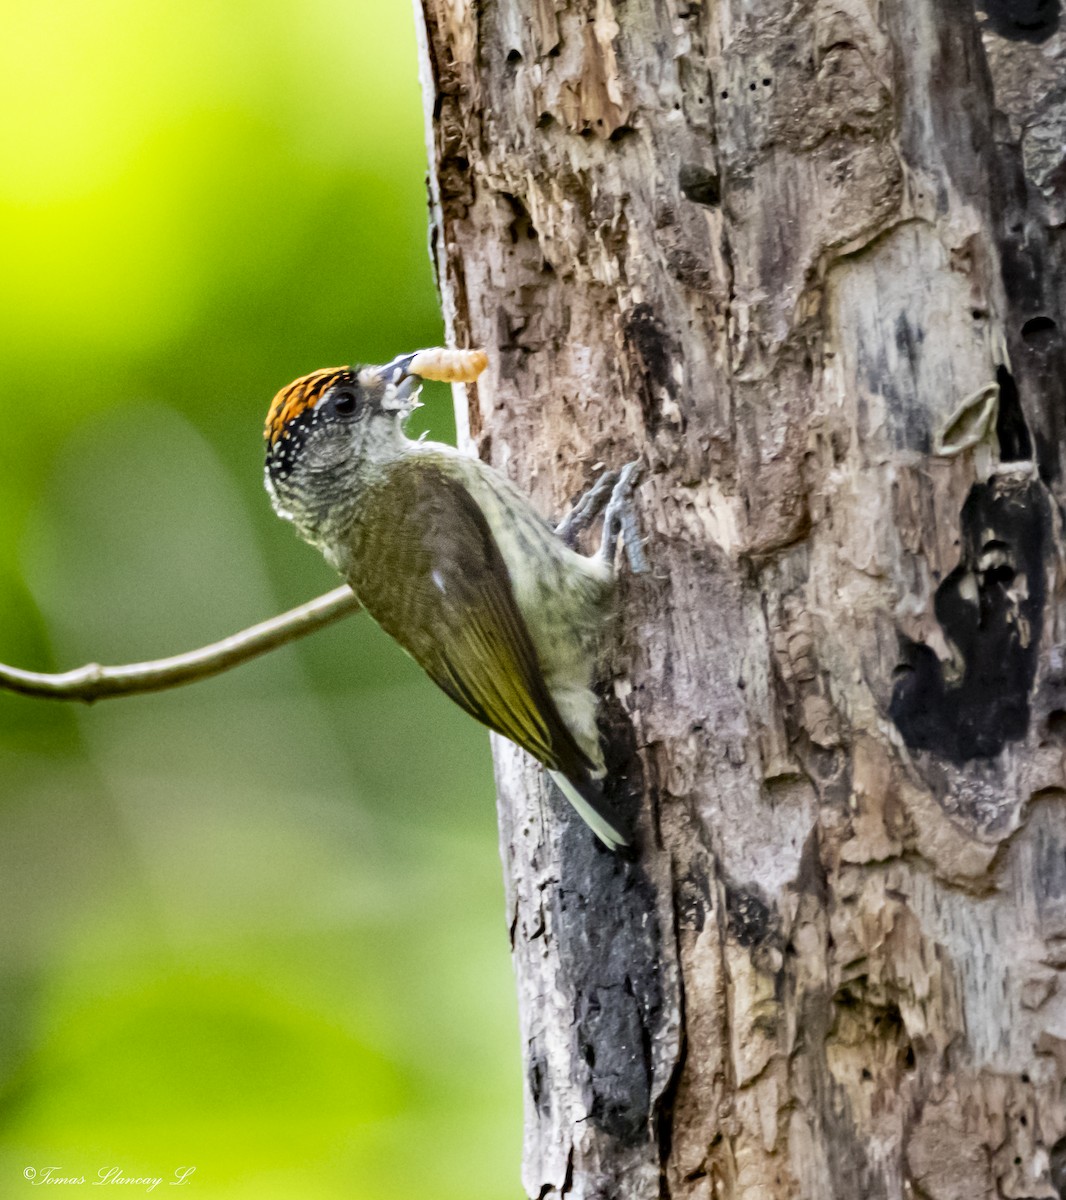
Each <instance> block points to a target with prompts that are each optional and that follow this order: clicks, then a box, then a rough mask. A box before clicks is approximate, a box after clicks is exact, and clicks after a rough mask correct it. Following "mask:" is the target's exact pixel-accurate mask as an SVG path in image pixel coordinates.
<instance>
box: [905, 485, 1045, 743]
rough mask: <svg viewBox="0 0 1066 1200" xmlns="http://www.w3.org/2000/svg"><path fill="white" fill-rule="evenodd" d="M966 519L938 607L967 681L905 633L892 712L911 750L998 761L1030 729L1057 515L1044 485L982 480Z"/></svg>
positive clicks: (968, 505)
mask: <svg viewBox="0 0 1066 1200" xmlns="http://www.w3.org/2000/svg"><path fill="white" fill-rule="evenodd" d="M960 524H961V536H962V553H961V559H960V562H959V565H958V566H957V567H956V568H955V570H954V571H952V572H951V574H950V575H949V576H948V577H947V579H945V580H944V582H943V583H942V584H941V585H940V587H939V588H938V589H937V593H936V599H935V603H934V611H935V612H936V618H937V620H938V621H939V622H940V626H941V628H942V629H943V630H944V633H945V635H946V636H947V638H948V640H949V642H950V643H951V645H952V646H953V647H954V650H955V652H956V655H957V658H958V660H959V662H960V663H961V677H960V678H959V679H958V680H956V681H949V680H948V679H947V678H945V674H944V668H943V664H942V663H941V662H940V660H939V659H938V658H937V656H936V654H935V653H934V652H933V651H932V650H931V649H930V648H929V647H928V646H924V645H920V644H918V643H916V642H913V641H911V640H910V639H908V638H901V659H902V661H901V663H900V666H899V667H898V668H897V671H898V677H897V679H896V683H895V686H894V688H893V692H892V700H891V704H890V708H889V711H890V713H891V716H892V719H893V721H895V723H896V726H897V728H898V729H899V731H900V733H901V734H902V735H903V740H904V741H905V742H906V744H907V745H908V746H909V747H910V748H911V749H912V750H928V751H930V752H931V753H933V754H935V755H937V756H938V757H940V758H944V759H947V760H949V761H951V762H954V763H963V762H967V761H969V760H970V759H974V758H994V757H995V756H996V755H997V754H999V753H1000V752H1001V751H1002V749H1003V747H1004V746H1005V745H1006V744H1007V742H1011V741H1017V740H1018V739H1019V738H1022V737H1024V736H1025V733H1026V731H1027V730H1028V728H1029V715H1030V710H1029V696H1030V692H1031V690H1032V686H1033V680H1034V678H1035V676H1036V668H1037V655H1038V652H1039V646H1040V637H1041V633H1042V631H1043V624H1044V603H1045V598H1046V597H1045V593H1046V590H1047V589H1046V581H1045V572H1046V566H1045V559H1046V555H1047V554H1048V553H1049V549H1050V546H1051V512H1050V507H1049V505H1048V501H1047V496H1046V492H1045V491H1044V488H1043V486H1042V485H1041V484H1040V483H1038V482H1036V481H1034V480H1025V481H1023V482H1017V481H1013V480H1007V479H1004V478H1001V477H1000V478H993V479H992V480H991V481H989V482H988V483H979V484H975V485H974V487H973V488H972V489H971V491H970V494H969V496H967V498H966V502H965V504H964V505H963V508H962V514H961V519H960Z"/></svg>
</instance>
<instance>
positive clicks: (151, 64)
mask: <svg viewBox="0 0 1066 1200" xmlns="http://www.w3.org/2000/svg"><path fill="white" fill-rule="evenodd" d="M0 17H2V21H0V111H2V112H3V114H4V116H3V118H2V119H0V279H2V280H3V286H2V287H0V328H2V330H3V335H2V337H0V386H2V387H3V390H4V395H5V400H6V403H5V412H4V421H3V438H2V439H0V513H2V516H0V658H2V659H3V660H4V661H7V662H11V663H15V664H18V665H22V666H28V667H35V668H38V669H59V668H63V667H68V666H73V665H76V664H78V663H81V662H83V661H86V660H94V659H95V660H99V661H105V662H106V661H117V662H121V661H130V660H134V659H139V658H151V657H157V656H159V655H162V654H168V653H173V652H175V651H178V650H181V649H185V648H189V647H191V646H194V645H199V644H201V643H203V642H206V641H209V640H212V639H214V638H216V637H219V636H222V635H224V634H225V633H228V632H231V631H232V630H234V629H237V628H240V627H243V626H244V625H247V624H250V623H252V622H253V621H255V620H259V619H261V618H263V617H265V616H268V615H270V614H271V613H273V612H276V611H279V610H280V609H282V608H285V607H288V606H290V605H292V604H295V603H298V602H300V601H301V600H303V599H307V598H309V597H310V596H312V595H316V594H318V593H319V592H321V591H324V590H326V589H327V588H329V587H332V586H334V584H335V582H336V580H335V579H334V577H333V576H332V574H331V573H330V571H329V569H328V568H327V567H326V566H325V564H323V563H322V562H320V561H319V560H318V558H317V556H316V555H315V554H314V553H313V552H312V551H310V550H309V549H308V548H307V547H305V546H303V545H302V544H300V543H298V542H297V540H296V539H295V537H294V535H293V534H292V532H291V531H290V530H289V529H288V528H286V527H285V526H283V525H281V524H280V523H279V522H278V521H277V520H276V518H274V517H273V515H272V514H271V512H270V511H269V505H268V502H267V500H266V497H265V495H264V493H263V492H262V485H261V463H262V452H261V442H260V427H261V423H262V420H263V417H264V415H265V410H266V406H267V403H268V401H269V399H270V397H271V395H272V394H273V393H274V391H275V390H276V389H277V388H278V387H279V386H281V385H282V384H284V383H286V382H288V380H289V379H291V378H293V377H294V376H296V375H298V374H302V373H304V372H305V371H308V370H312V369H314V368H316V367H320V366H326V365H334V364H336V363H338V362H346V361H350V360H352V359H361V360H363V361H383V360H385V359H387V358H388V357H391V356H392V355H394V354H396V353H399V352H402V351H404V350H408V349H415V348H417V347H419V346H422V345H432V344H437V343H438V342H439V340H440V338H441V336H442V331H441V326H440V320H439V315H438V310H437V306H436V299H435V296H434V292H433V286H432V279H431V274H430V267H429V261H428V257H427V253H426V249H425V240H426V227H425V226H426V216H425V193H424V184H423V174H424V170H425V156H424V150H423V140H422V114H421V105H420V98H419V95H418V86H417V62H416V52H415V43H414V29H413V20H412V17H411V13H410V11H409V7H408V5H407V4H406V3H394V2H392V0H390V2H388V3H377V4H368V3H366V2H365V0H364V2H362V3H359V2H357V3H350V2H349V3H345V2H344V0H256V2H255V3H250V2H247V0H246V2H243V3H242V2H240V0H231V2H229V3H225V4H217V3H209V2H207V0H187V2H186V3H185V4H182V5H172V4H164V3H162V2H161V0H98V2H97V3H94V4H86V3H84V0H0ZM419 416H420V417H421V418H422V419H423V423H424V424H427V425H429V426H431V427H432V428H433V429H434V431H435V432H437V433H442V432H443V433H444V434H445V435H447V434H448V433H449V432H450V428H451V424H450V416H449V412H448V397H447V395H446V394H443V389H441V390H440V393H439V394H436V395H435V396H434V397H432V398H431V399H430V403H429V405H427V408H426V409H425V410H423V413H422V414H419ZM519 1094H520V1093H519V1081H518V1047H517V1034H516V1030H515V1021H514V1015H513V998H512V983H511V975H510V967H509V964H508V960H507V947H506V921H505V914H504V911H503V896H502V888H501V885H500V882H499V864H498V859H497V854H496V840H495V823H494V814H493V805H492V792H491V773H490V764H489V759H488V749H487V741H486V737H485V735H484V734H483V731H481V730H480V729H479V728H478V727H477V726H475V725H474V724H473V723H472V722H469V721H468V720H467V719H466V718H465V717H463V715H462V714H461V713H459V711H458V710H457V709H454V708H453V707H452V706H450V705H449V703H448V702H447V701H446V700H445V699H444V698H443V696H441V695H439V694H438V693H437V692H436V691H435V690H434V689H433V688H432V686H431V685H429V684H428V683H427V682H425V681H424V680H423V679H422V677H421V675H420V674H419V672H418V671H417V670H416V669H415V668H414V666H413V665H412V664H411V663H410V662H409V661H408V660H407V659H406V658H404V656H403V655H402V654H400V653H399V651H397V650H396V648H395V647H394V646H392V645H391V643H389V642H388V641H387V640H386V639H385V638H384V637H383V636H382V635H381V634H380V633H378V632H377V631H376V630H375V629H374V628H373V627H372V626H371V625H370V623H369V622H368V621H367V619H366V618H360V617H355V618H352V619H350V620H348V621H345V622H342V623H341V624H340V625H338V626H335V627H333V628H332V629H330V630H327V631H326V632H324V633H321V634H319V635H316V636H315V637H313V638H312V639H310V640H308V641H305V642H302V643H300V644H299V646H296V647H289V648H286V649H285V650H283V651H281V652H279V653H276V654H274V655H272V656H270V657H269V658H268V659H266V660H261V661H259V662H258V663H255V664H252V665H249V666H245V667H243V668H241V669H240V670H238V671H236V672H234V673H232V674H231V675H228V676H225V677H222V678H220V679H216V680H213V681H209V682H205V683H201V684H198V685H196V686H194V687H192V688H188V689H185V690H183V691H179V692H171V693H166V694H163V695H159V696H153V697H145V698H135V699H127V700H118V701H111V702H108V703H105V704H101V705H99V706H97V707H95V708H92V709H84V708H77V709H75V708H73V707H66V706H62V705H56V704H49V703H45V702H40V701H29V700H21V699H18V698H14V697H10V696H3V695H0V1194H2V1195H4V1196H8V1195H11V1196H14V1195H18V1194H21V1193H22V1190H25V1191H26V1193H27V1194H31V1193H30V1192H29V1186H30V1185H29V1183H28V1182H26V1180H25V1179H24V1177H23V1172H24V1170H25V1169H26V1168H30V1167H33V1168H37V1169H38V1170H40V1169H42V1168H44V1167H47V1166H57V1167H60V1168H62V1170H63V1173H64V1174H67V1175H78V1174H80V1175H84V1176H85V1177H86V1179H87V1180H92V1179H94V1178H96V1172H97V1171H99V1170H101V1169H105V1168H108V1167H111V1166H117V1167H120V1168H121V1169H122V1170H123V1171H124V1172H125V1173H126V1174H127V1175H142V1174H152V1175H162V1176H163V1177H164V1178H166V1177H168V1175H169V1173H170V1172H172V1171H173V1170H174V1169H176V1168H178V1167H181V1166H185V1165H190V1164H191V1165H194V1166H195V1167H196V1174H195V1176H193V1177H192V1179H191V1180H190V1184H189V1186H190V1188H192V1187H195V1194H196V1195H199V1196H202V1197H210V1198H211V1200H214V1198H216V1197H225V1198H226V1200H230V1198H238V1197H249V1198H251V1197H255V1200H273V1198H275V1197H277V1198H279V1200H291V1198H292V1197H301V1198H302V1197H306V1198H309V1200H315V1198H318V1197H325V1198H330V1200H332V1198H333V1197H337V1198H340V1197H344V1198H345V1200H352V1198H356V1200H385V1198H392V1197H416V1196H417V1197H422V1196H432V1197H434V1198H435V1200H447V1198H448V1197H453V1196H454V1197H463V1198H464V1200H478V1198H481V1197H485V1198H488V1197H492V1198H496V1197H507V1196H515V1195H517V1194H518V1185H517V1163H518V1155H519V1137H520V1113H519ZM75 1190H76V1189H75ZM126 1190H132V1191H138V1192H139V1190H140V1189H126ZM64 1194H66V1191H64Z"/></svg>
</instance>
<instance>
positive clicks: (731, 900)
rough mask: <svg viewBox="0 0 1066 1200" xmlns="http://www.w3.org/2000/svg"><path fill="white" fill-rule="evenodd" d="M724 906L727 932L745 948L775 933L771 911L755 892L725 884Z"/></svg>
mask: <svg viewBox="0 0 1066 1200" xmlns="http://www.w3.org/2000/svg"><path fill="white" fill-rule="evenodd" d="M725 906H726V916H727V919H728V922H729V932H730V933H731V934H732V935H733V937H734V938H736V940H737V942H738V943H739V944H740V945H741V946H743V947H744V948H745V949H746V950H750V949H752V948H753V947H755V946H759V945H761V944H762V943H763V942H765V941H767V940H769V939H770V938H772V937H773V936H774V935H775V933H776V931H777V926H776V922H775V920H774V914H773V911H772V910H771V909H770V908H769V907H768V906H767V904H766V902H765V901H764V900H763V899H762V897H761V896H759V895H758V894H757V893H756V892H754V891H752V890H750V889H743V888H739V887H736V886H734V885H732V884H727V885H726V893H725Z"/></svg>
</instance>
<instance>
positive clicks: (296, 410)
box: [263, 367, 351, 446]
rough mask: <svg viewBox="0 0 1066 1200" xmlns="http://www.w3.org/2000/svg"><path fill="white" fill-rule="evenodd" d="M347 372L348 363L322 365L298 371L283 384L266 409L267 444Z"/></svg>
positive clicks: (345, 375)
mask: <svg viewBox="0 0 1066 1200" xmlns="http://www.w3.org/2000/svg"><path fill="white" fill-rule="evenodd" d="M350 376H351V368H350V367H324V368H323V369H322V370H321V371H312V372H311V374H310V375H301V376H300V378H299V379H294V380H293V381H292V383H290V384H288V386H287V387H283V388H282V389H281V391H280V392H278V394H277V395H276V396H275V397H274V399H273V401H272V402H271V405H270V412H268V413H267V419H266V427H265V429H264V430H263V437H264V438H265V439H266V441H267V444H268V445H270V446H273V445H274V443H275V442H276V441H277V440H278V438H279V437H281V434H282V431H283V430H284V429H285V427H286V425H288V424H289V422H290V421H292V420H294V419H295V418H296V417H298V416H299V415H300V414H301V413H302V412H306V411H307V409H309V408H311V407H312V406H313V405H314V404H315V403H317V401H318V400H319V398H320V397H321V396H322V394H323V393H324V392H328V391H329V389H330V388H331V387H332V386H333V385H334V384H335V383H339V382H340V381H341V380H342V379H344V378H346V377H350Z"/></svg>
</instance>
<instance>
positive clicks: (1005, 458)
mask: <svg viewBox="0 0 1066 1200" xmlns="http://www.w3.org/2000/svg"><path fill="white" fill-rule="evenodd" d="M996 382H997V383H998V384H999V408H998V411H997V414H996V437H997V439H998V440H999V457H1000V461H1001V462H1027V461H1028V460H1029V459H1031V458H1032V457H1033V439H1032V438H1031V437H1030V436H1029V427H1028V426H1027V425H1026V423H1025V415H1024V414H1023V412H1022V404H1021V399H1020V397H1019V395H1018V385H1017V384H1016V383H1015V382H1014V376H1013V375H1012V374H1011V373H1010V371H1008V370H1007V368H1006V367H1004V366H1002V365H1001V366H999V367H997V368H996Z"/></svg>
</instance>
